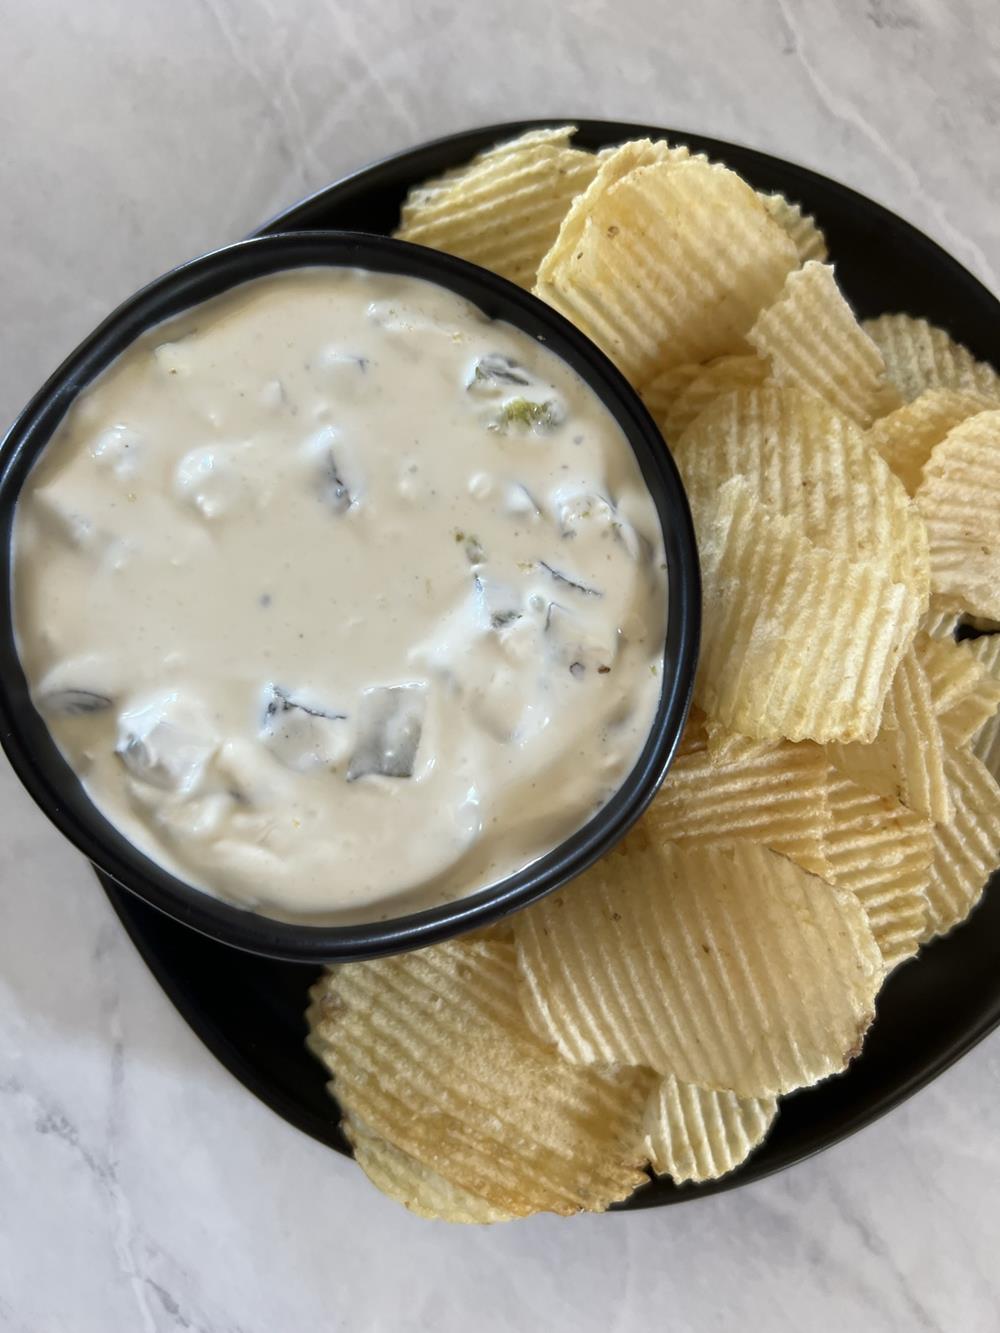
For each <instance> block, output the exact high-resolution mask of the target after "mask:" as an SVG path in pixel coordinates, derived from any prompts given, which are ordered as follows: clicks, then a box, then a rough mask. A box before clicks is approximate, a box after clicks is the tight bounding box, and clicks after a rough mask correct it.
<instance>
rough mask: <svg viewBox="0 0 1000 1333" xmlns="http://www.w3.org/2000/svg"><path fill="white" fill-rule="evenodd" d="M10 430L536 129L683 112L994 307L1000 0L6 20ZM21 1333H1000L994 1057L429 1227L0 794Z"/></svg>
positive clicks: (0, 138)
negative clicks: (522, 1212) (836, 1137)
mask: <svg viewBox="0 0 1000 1333" xmlns="http://www.w3.org/2000/svg"><path fill="white" fill-rule="evenodd" d="M0 31H2V32H3V34H4V50H5V57H6V58H5V62H4V63H5V71H4V81H3V86H2V88H0V293H2V298H0V299H2V304H3V309H4V315H5V319H4V332H3V354H2V357H0V419H2V420H7V419H9V418H10V417H12V416H13V415H14V413H15V412H16V411H17V409H18V408H19V407H20V406H21V404H22V403H23V401H24V400H25V399H26V398H27V397H28V395H29V394H30V392H31V391H32V390H33V389H34V388H35V387H36V386H37V385H38V384H39V383H40V382H41V380H42V379H43V378H44V377H45V375H46V374H47V373H48V372H49V370H51V369H52V368H53V366H54V365H55V364H56V363H57V362H58V361H59V360H60V359H61V358H62V356H63V355H64V354H65V353H66V352H67V351H69V350H70V349H71V348H72V346H73V345H74V344H75V343H76V341H77V340H78V339H79V337H80V336H82V335H83V334H85V333H86V332H87V331H88V330H89V329H90V328H91V327H92V326H93V324H94V323H95V322H96V321H97V320H98V319H99V318H100V317H101V316H103V315H104V314H105V313H106V312H107V311H108V310H109V309H110V308H111V307H112V306H113V305H114V304H115V303H116V302H117V301H118V300H119V299H120V298H122V297H124V296H125V295H127V294H128V293H129V292H130V291H132V290H133V289H134V288H135V287H136V286H138V285H139V284H140V283H142V282H144V281H146V280H147V279H149V278H152V277H153V276H155V275H156V274H157V273H159V272H160V271H162V270H163V269H165V268H167V267H168V266H169V265H171V264H173V263H174V262H176V261H179V260H182V259H184V258H186V257H188V256H189V255H191V254H194V253H195V252H197V251H200V250H203V249H205V248H208V247H210V246H211V245H213V244H215V243H217V242H220V241H223V240H227V239H234V238H236V237H238V236H240V235H241V234H243V233H244V232H246V231H247V230H248V229H250V228H251V227H252V226H253V224H254V223H255V222H257V221H259V220H260V219H262V218H264V217H266V216H268V215H269V214H271V213H273V212H275V211H276V210H277V209H278V208H280V207H281V206H283V205H285V204H287V203H290V202H292V201H293V200H295V199H296V198H297V197H299V196H301V195H302V194H304V193H306V192H308V191H311V190H313V189H316V188H318V187H320V186H322V185H324V184H326V183H327V182H328V181H329V180H331V179H333V178H334V177H336V176H338V175H340V174H342V173H343V172H345V171H346V170H348V169H350V168H353V167H356V166H359V165H361V164H362V163H364V162H365V161H367V160H369V159H371V158H373V157H376V156H379V155H382V154H384V153H387V152H390V151H393V150H395V149H397V148H400V147H403V146H406V145H408V144H411V143H415V142H417V141H419V140H421V139H424V138H427V137H430V136H432V135H436V134H440V133H445V132H447V131H449V130H452V129H458V128H462V127H466V126H470V125H474V124H476V123H482V122H485V121H493V120H499V119H505V118H513V117H516V116H528V115H545V114H548V113H551V114H553V115H562V114H574V113H580V114H589V115H594V116H609V117H611V116H613V117H619V118H632V119H637V120H645V121H649V122H653V123H657V122H658V123H662V124H676V125H679V126H688V127H690V128H692V129H699V130H702V131H704V132H707V133H709V134H715V135H718V136H720V137H722V138H732V139H736V140H739V141H743V142H746V143H750V144H753V145H755V146H758V147H761V148H765V149H767V150H769V151H771V152H773V153H777V154H780V155H784V156H787V157H790V158H793V159H797V160H799V161H802V162H804V163H806V164H808V165H811V166H816V167H819V168H820V169H822V170H824V171H826V172H828V173H829V174H831V175H833V176H835V177H838V178H840V179H842V180H844V181H846V182H848V183H849V184H851V185H854V186H856V187H858V188H860V189H861V190H863V191H865V192H867V193H869V194H870V195H872V196H874V197H875V198H877V199H879V200H881V201H882V202H884V203H886V204H888V205H889V206H890V207H892V208H894V209H896V210H897V211H898V212H900V213H902V214H903V215H904V216H906V217H908V218H909V219H911V220H912V221H914V222H915V223H916V224H917V225H918V226H921V227H923V228H924V229H925V230H926V231H928V232H929V233H930V234H931V235H932V236H934V237H935V238H936V239H938V240H939V241H941V242H942V243H943V244H944V245H945V246H946V247H947V248H948V249H950V250H951V251H952V252H953V253H954V254H955V255H956V256H957V257H958V258H959V259H960V260H961V261H962V262H963V263H965V264H966V265H968V266H969V267H970V268H971V269H972V270H973V271H974V272H976V273H977V274H978V275H979V276H980V277H981V278H982V279H983V280H984V281H986V282H987V283H988V284H990V285H992V287H993V288H994V289H997V288H998V286H1000V283H998V277H997V274H998V269H1000V212H998V210H997V207H996V201H997V198H998V197H1000V157H998V155H997V153H996V141H997V134H998V130H1000V98H998V92H997V87H998V83H997V77H998V68H1000V23H998V22H997V15H996V8H995V4H994V2H993V0H844V2H843V3H833V0H828V2H827V3H816V2H812V3H808V2H807V0H702V2H701V3H700V4H697V5H695V4H690V5H679V4H678V5H663V4H658V3H656V0H617V3H615V4H613V5H612V4H610V3H605V2H604V0H574V3H573V4H572V5H570V4H568V3H567V4H563V5H559V4H555V5H538V4H535V3H530V2H529V0H492V3H491V4H490V5H489V7H488V9H481V8H479V7H477V6H463V5H456V4H451V3H443V2H442V0H426V3H425V4H423V5H420V6H415V5H410V4H408V3H403V2H402V0H383V2H382V3H381V4H379V5H366V6H362V5H357V4H351V3H350V0H176V2H175V3H173V4H171V5H170V6H165V5H163V4H160V3H157V0H32V2H31V3H30V4H26V3H23V0H0ZM0 833H2V837H0V895H2V916H0V922H2V925H0V1330H2V1331H3V1333H117V1331H118V1330H123V1331H126V1333H131V1331H132V1330H137V1331H140V1333H173V1331H174V1330H191V1331H192V1333H294V1331H295V1330H299V1329H306V1328H309V1329H313V1328H316V1329H323V1330H328V1329H329V1330H350V1333H365V1331H367V1330H417V1329H428V1330H432V1329H433V1330H441V1331H442V1333H449V1330H458V1329H465V1328H468V1327H472V1328H475V1329H477V1330H480V1331H481V1333H492V1331H493V1330H514V1329H517V1330H524V1329H542V1328H544V1329H553V1330H554V1329H560V1330H561V1329H574V1330H577V1329H579V1330H626V1329H627V1330H632V1329H642V1328H645V1327H648V1326H652V1325H653V1324H654V1322H655V1323H656V1324H657V1325H659V1326H661V1327H669V1328H670V1329H671V1330H676V1331H677V1333H682V1331H686V1330H696V1331H697V1333H700V1331H701V1330H727V1329H731V1328H746V1329H754V1330H756V1329H766V1330H768V1333H772V1331H773V1333H781V1331H782V1330H796V1331H798V1330H801V1329H809V1330H811V1331H812V1330H816V1331H817V1333H826V1331H827V1330H829V1331H830V1333H839V1330H842V1329H844V1328H847V1327H852V1326H853V1327H856V1328H859V1329H864V1330H865V1333H880V1331H881V1330H890V1329H891V1330H896V1329H899V1330H911V1329H920V1330H925V1329H927V1330H948V1331H949V1333H950V1330H962V1333H978V1331H979V1330H982V1331H983V1333H987V1331H989V1330H995V1329H996V1328H997V1326H998V1315H997V1308H998V1305H1000V1276H998V1271H997V1263H996V1238H997V1235H998V1234H1000V1140H998V1138H997V1134H996V1123H997V1122H996V1103H997V1094H998V1091H1000V1035H995V1036H994V1037H992V1038H990V1039H987V1040H986V1041H985V1042H983V1043H982V1045H980V1046H979V1047H978V1049H977V1050H975V1051H974V1052H973V1053H972V1054H970V1055H969V1056H967V1057H966V1058H965V1059H964V1060H963V1061H962V1062H961V1063H960V1064H959V1065H958V1066H957V1067H955V1068H954V1069H952V1070H951V1071H950V1072H949V1073H947V1074H946V1075H944V1076H943V1077H942V1078H940V1079H939V1080H938V1081H937V1082H936V1083H935V1084H933V1085H932V1086H931V1087H930V1088H928V1089H927V1090H926V1091H924V1092H922V1093H921V1094H919V1095H918V1096H917V1097H916V1098H914V1099H913V1100H912V1101H910V1102H909V1103H907V1104H906V1105H905V1106H904V1107H902V1108H901V1109H899V1110H897V1111H896V1112H895V1113H893V1114H892V1115H891V1116H889V1117H888V1118H886V1119H884V1120H882V1121H881V1122H879V1123H878V1124H876V1125H874V1126H872V1127H870V1128H869V1129H867V1130H865V1131H864V1132H862V1133H861V1134H859V1135H857V1136H855V1137H854V1138H852V1139H850V1140H848V1141H847V1142H845V1143H842V1144H840V1145H839V1146H838V1147H836V1148H834V1149H831V1150H830V1151H828V1152H826V1153H824V1154H822V1155H821V1156H820V1157H818V1158H814V1159H812V1160H811V1161H809V1162H806V1163H804V1164H803V1165H800V1166H798V1167H796V1168H795V1169H793V1170H791V1171H789V1172H786V1173H785V1174H783V1175H781V1176H778V1177H775V1178H772V1179H770V1180H767V1181H764V1182H761V1183H759V1184H756V1185H754V1186H751V1187H749V1188H747V1189H745V1190H741V1191H739V1192H737V1193H734V1194H729V1195H724V1196H719V1197H715V1198H710V1199H706V1200H704V1201H700V1202H698V1203H696V1204H691V1205H687V1206H684V1207H681V1208H673V1209H667V1210H661V1211H659V1212H645V1213H638V1214H631V1215H624V1216H611V1217H597V1218H581V1219H576V1220H574V1221H572V1222H569V1223H566V1222H559V1221H556V1220H554V1219H550V1218H538V1219H533V1220H532V1221H530V1222H526V1223H521V1224H515V1225H512V1226H507V1227H494V1228H490V1229H475V1228H470V1229H464V1230H463V1229H454V1228H448V1227H447V1226H445V1225H443V1224H430V1223H424V1222H420V1221H419V1220H417V1219H415V1218H413V1217H411V1216H409V1215H408V1214H407V1213H405V1212H404V1211H403V1210H402V1209H401V1208H399V1207H398V1206H397V1205H394V1204H392V1203H390V1202H388V1201H387V1200H385V1199H383V1198H382V1197H381V1196H379V1195H378V1194H377V1193H376V1192H375V1191H374V1190H373V1189H372V1188H371V1187H370V1186H369V1185H368V1184H367V1183H366V1182H365V1181H364V1179H363V1178H362V1177H361V1175H360V1173H358V1172H357V1171H356V1170H355V1169H354V1167H353V1166H352V1165H351V1164H349V1163H348V1162H346V1161H344V1160H342V1159H340V1158H338V1157H336V1156H335V1155H334V1154H332V1153H330V1152H329V1151H328V1150H326V1149H324V1148H322V1147H320V1146H319V1145H317V1144H315V1143H313V1142H311V1141H310V1140H308V1139H306V1138H305V1137H303V1136H302V1135H301V1134H299V1133H298V1132H297V1131H295V1130H293V1129H291V1128H290V1127H289V1126H287V1125H286V1124H284V1123H283V1122H282V1121H280V1120H279V1119H277V1117H275V1116H274V1115H272V1114H271V1112H270V1111H268V1110H266V1109H265V1108H264V1107H263V1106H261V1105H260V1104H259V1103H257V1102H256V1101H255V1100H254V1099H253V1098H252V1097H251V1096H250V1095H249V1094H248V1093H246V1092H244V1091H243V1089H242V1088H241V1087H240V1086H238V1085H237V1084H236V1083H235V1082H234V1080H233V1079H232V1078H231V1077H230V1076H229V1074H227V1073H226V1072H225V1070H223V1069H222V1068H221V1067H220V1066H219V1065H217V1064H216V1063H215V1061H214V1060H213V1058H212V1057H211V1056H210V1055H209V1054H208V1053H207V1052H206V1051H205V1050H204V1049H203V1047H202V1046H201V1045H200V1044H199V1042H198V1041H197V1039H196V1038H195V1037H194V1036H193V1035H192V1033H191V1032H190V1031H189V1030H188V1029H187V1028H186V1027H185V1025H184V1024H183V1022H182V1021H181V1019H180V1018H179V1017H178V1016H177V1014H176V1013H175V1012H174V1011H173V1009H172V1008H171V1007H170V1005H169V1003H168V1002H167V1000H166V999H165V997H164V996H163V995H162V993H161V992H160V991H159V989H158V987H157V986H156V984H155V983H154V982H153V980H152V978H151V977H150V976H149V974H148V973H147V971H146V969H145V967H144V965H143V964H142V962H141V961H140V960H139V958H138V957H137V955H136V954H135V952H134V951H133V949H132V946H131V945H130V944H129V942H128V940H127V939H126V937H125V936H124V934H123V932H122V930H121V929H120V927H119V926H118V923H117V921H116V920H115V918H114V917H113V915H112V913H111V910H110V908H109V907H108V904H107V903H106V901H105V900H104V898H103V896H102V894H101V893H100V892H99V890H98V887H97V884H96V882H95V880H94V878H93V875H92V874H91V872H90V871H89V869H88V868H87V867H86V866H85V865H84V863H83V862H82V860H81V859H80V857H79V856H78V855H77V854H76V853H75V852H74V851H72V849H70V848H69V847H68V846H67V845H65V844H64V843H63V842H62V841H61V840H60V838H59V836H58V835H57V834H56V833H55V832H54V831H53V830H52V829H51V828H50V827H49V826H48V825H47V824H46V822H45V820H44V819H43V818H42V816H41V815H40V814H39V813H38V812H37V811H35V809H34V808H33V807H32V805H31V803H30V802H29V800H28V799H27V797H26V796H25V795H23V793H22V792H21V791H20V789H19V787H18V786H17V783H16V782H15V780H14V778H13V777H12V776H11V774H10V773H9V771H8V770H6V767H4V769H3V771H2V772H0Z"/></svg>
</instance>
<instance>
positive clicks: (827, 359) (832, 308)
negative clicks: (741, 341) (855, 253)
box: [747, 260, 899, 426]
mask: <svg viewBox="0 0 1000 1333" xmlns="http://www.w3.org/2000/svg"><path fill="white" fill-rule="evenodd" d="M747 341H748V342H749V343H750V345H751V347H753V348H755V349H756V351H757V354H758V355H759V356H761V357H763V358H764V359H765V360H766V361H768V362H769V363H770V366H771V371H772V373H773V375H774V378H775V379H776V380H777V381H778V383H779V384H787V385H790V386H792V387H794V388H799V389H808V390H810V391H811V392H813V393H815V394H818V395H819V397H820V398H822V399H824V400H825V401H826V402H828V403H829V404H830V405H831V407H834V408H836V409H837V411H838V412H843V413H844V415H845V416H848V417H850V418H851V419H852V420H853V421H856V422H858V424H859V425H861V426H870V425H871V423H872V422H873V421H874V420H875V419H876V417H880V416H883V415H884V414H885V413H886V412H890V411H892V409H893V408H894V407H898V406H899V395H898V394H897V393H896V392H895V390H893V389H891V387H890V386H889V385H888V381H887V378H886V370H885V362H884V361H883V360H882V354H881V352H880V351H879V350H878V348H877V347H876V346H875V344H874V343H873V342H872V340H871V338H869V337H868V335H867V334H866V333H865V332H864V330H863V329H862V328H861V325H860V324H859V323H858V321H857V320H856V319H855V318H854V312H853V310H852V309H851V307H850V306H849V305H848V304H847V302H846V301H845V299H844V297H843V295H842V294H841V292H840V288H839V287H838V286H837V283H836V280H835V279H834V276H833V269H832V268H831V267H830V266H829V265H828V264H819V263H816V261H815V260H810V261H809V262H808V263H807V264H806V265H805V266H804V267H803V268H800V269H796V270H795V271H794V272H792V273H789V275H788V277H787V278H786V279H785V285H784V287H783V288H782V290H781V293H780V295H779V296H778V298H777V300H776V301H775V302H774V303H773V304H772V305H769V306H768V307H767V308H766V309H765V310H762V311H761V313H760V314H759V315H758V316H757V321H756V323H755V324H754V326H753V328H752V329H751V330H750V332H749V333H748V334H747Z"/></svg>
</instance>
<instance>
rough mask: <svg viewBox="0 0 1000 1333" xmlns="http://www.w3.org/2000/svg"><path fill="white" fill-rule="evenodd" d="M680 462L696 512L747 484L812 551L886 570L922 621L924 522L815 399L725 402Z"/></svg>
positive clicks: (763, 397) (683, 445)
mask: <svg viewBox="0 0 1000 1333" xmlns="http://www.w3.org/2000/svg"><path fill="white" fill-rule="evenodd" d="M674 456H675V458H676V460H677V465H678V467H679V468H680V470H681V475H682V477H683V478H684V484H685V487H686V488H687V491H688V495H689V497H690V499H691V502H692V504H697V503H700V502H701V501H702V500H711V498H712V497H713V496H714V495H715V494H716V493H717V491H718V489H719V487H720V486H722V484H723V483H724V482H726V481H727V480H728V479H729V478H730V477H734V476H743V477H746V479H747V481H748V482H749V483H750V485H751V487H752V489H753V490H754V491H755V493H756V495H757V497H758V498H759V499H760V500H761V501H762V502H763V504H764V505H766V506H767V508H768V509H770V510H772V511H774V512H775V513H778V514H783V515H786V516H787V517H789V518H792V519H794V520H795V522H796V524H797V526H798V527H799V529H800V530H801V531H802V532H803V533H804V534H805V536H806V537H808V538H809V540H810V541H811V542H813V543H814V544H815V545H816V546H819V547H822V548H824V549H826V550H831V551H839V552H842V553H843V554H844V555H847V556H850V557H851V558H852V559H869V558H872V559H878V560H880V561H882V562H885V563H886V564H887V567H888V569H889V571H890V573H891V574H892V576H893V578H894V579H895V580H896V581H897V582H899V583H903V584H905V585H906V586H907V588H908V589H909V593H910V595H911V597H912V598H913V599H915V601H916V602H917V603H919V612H920V613H921V614H922V612H923V610H924V603H925V602H926V598H927V591H928V586H929V575H928V556H927V534H926V532H925V529H924V525H923V523H922V522H921V517H920V513H919V511H918V509H917V508H916V505H915V504H914V502H913V501H912V500H911V499H909V498H908V496H907V495H906V492H905V491H904V489H903V487H902V486H901V484H900V483H899V481H898V480H897V478H896V477H894V476H893V475H892V473H891V472H890V471H889V468H888V467H887V465H886V464H885V463H884V462H883V460H882V459H881V458H880V457H879V456H878V454H876V453H875V451H874V450H873V449H871V448H870V447H869V446H868V445H867V444H866V443H865V439H864V436H863V435H862V433H861V431H860V430H859V429H858V428H857V427H856V426H855V425H854V423H853V422H851V421H850V420H849V419H848V418H847V417H845V416H844V415H843V414H842V413H839V412H837V411H835V410H834V409H833V408H832V407H830V406H829V405H828V404H826V403H824V402H822V401H821V400H820V399H818V398H817V397H816V396H815V395H814V394H810V393H806V392H804V391H802V390H800V389H789V388H779V387H777V386H774V385H768V384H765V385H760V386H758V387H756V388H747V389H738V390H734V391H733V392H731V393H727V394H725V395H723V396H722V397H721V398H719V399H717V400H716V402H714V403H712V404H711V406H710V407H708V408H706V410H705V411H704V412H702V413H701V415H700V416H699V417H698V418H697V419H696V420H695V421H694V423H693V424H692V425H691V426H690V427H689V428H688V430H686V431H685V432H684V434H683V435H682V436H681V439H680V441H679V442H677V444H676V446H675V447H674Z"/></svg>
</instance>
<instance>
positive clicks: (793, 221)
mask: <svg viewBox="0 0 1000 1333" xmlns="http://www.w3.org/2000/svg"><path fill="white" fill-rule="evenodd" d="M761 200H762V202H763V204H764V207H765V208H766V209H767V211H768V212H769V213H770V215H771V217H773V218H774V220H775V222H777V224H778V225H779V227H783V228H784V230H785V231H787V232H788V234H789V236H790V237H791V238H792V240H793V241H794V242H795V248H796V250H797V251H798V252H799V263H800V264H805V263H806V262H807V261H808V260H810V259H818V260H820V261H822V260H824V259H825V258H826V256H827V249H826V237H825V236H824V235H823V233H822V232H821V231H820V229H819V227H818V226H817V225H816V219H815V218H811V217H810V216H809V214H808V213H803V212H802V209H801V208H800V206H799V205H798V204H793V203H790V202H789V201H788V200H787V199H786V198H785V196H784V195H783V194H762V195H761Z"/></svg>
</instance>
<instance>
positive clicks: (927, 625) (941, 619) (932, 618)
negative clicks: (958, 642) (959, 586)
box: [920, 554, 961, 643]
mask: <svg viewBox="0 0 1000 1333" xmlns="http://www.w3.org/2000/svg"><path fill="white" fill-rule="evenodd" d="M928 560H929V554H928ZM960 619H961V612H959V611H956V610H955V609H954V607H951V606H949V605H948V604H947V603H946V602H942V601H941V599H940V598H938V597H932V598H931V604H930V606H929V607H928V609H927V612H926V614H925V615H924V618H923V619H922V620H921V622H920V629H921V630H922V632H923V633H924V634H926V635H927V636H928V638H931V639H950V640H951V641H952V642H953V643H954V641H955V631H956V629H958V622H959V620H960Z"/></svg>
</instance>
